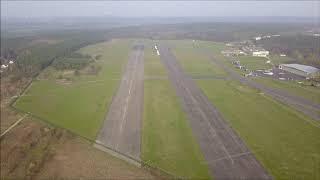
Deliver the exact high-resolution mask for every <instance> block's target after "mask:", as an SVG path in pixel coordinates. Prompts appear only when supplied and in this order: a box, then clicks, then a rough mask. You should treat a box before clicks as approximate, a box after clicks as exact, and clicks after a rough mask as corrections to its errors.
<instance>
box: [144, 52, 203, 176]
mask: <svg viewBox="0 0 320 180" xmlns="http://www.w3.org/2000/svg"><path fill="white" fill-rule="evenodd" d="M145 76H156V77H158V76H167V74H166V70H165V68H164V67H163V65H162V64H161V62H160V58H159V56H157V55H156V52H155V51H153V50H152V49H151V48H149V47H146V49H145ZM142 145H143V146H142V159H143V160H144V161H145V162H146V163H148V164H150V165H152V166H156V167H159V168H161V169H164V170H165V171H168V172H170V173H171V174H174V175H175V176H178V177H184V178H192V179H199V178H209V174H208V169H207V165H206V163H205V161H204V157H203V155H202V153H201V152H200V149H199V146H198V144H197V142H196V140H195V138H194V137H193V134H192V130H191V128H190V126H189V124H188V121H187V117H186V115H185V113H184V112H183V110H182V109H181V105H180V103H179V100H178V98H177V96H176V95H175V90H174V89H173V87H172V86H171V84H170V81H169V80H168V79H152V80H145V81H144V120H143V134H142Z"/></svg>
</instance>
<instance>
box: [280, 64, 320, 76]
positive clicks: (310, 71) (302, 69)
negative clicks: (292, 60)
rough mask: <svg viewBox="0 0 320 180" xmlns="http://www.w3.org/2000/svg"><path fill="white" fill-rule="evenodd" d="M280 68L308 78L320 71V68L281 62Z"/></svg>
mask: <svg viewBox="0 0 320 180" xmlns="http://www.w3.org/2000/svg"><path fill="white" fill-rule="evenodd" d="M279 69H282V70H284V71H287V72H290V73H293V74H297V75H300V76H303V77H308V78H310V77H314V76H315V75H316V74H318V73H320V69H318V68H315V67H312V66H306V65H302V64H280V65H279Z"/></svg>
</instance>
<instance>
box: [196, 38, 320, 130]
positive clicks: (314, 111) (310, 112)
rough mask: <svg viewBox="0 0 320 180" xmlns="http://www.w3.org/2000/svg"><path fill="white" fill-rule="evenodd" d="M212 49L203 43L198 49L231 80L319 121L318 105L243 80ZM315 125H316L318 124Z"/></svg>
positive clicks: (217, 52) (251, 81)
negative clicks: (257, 90)
mask: <svg viewBox="0 0 320 180" xmlns="http://www.w3.org/2000/svg"><path fill="white" fill-rule="evenodd" d="M214 45H216V44H214ZM214 49H215V47H210V45H209V46H208V43H203V46H201V48H198V50H199V51H202V53H204V54H206V55H207V56H208V57H210V59H211V61H212V62H213V63H214V64H215V66H217V67H220V68H221V69H223V70H224V71H226V72H227V73H228V74H229V77H231V78H232V79H234V80H237V81H240V82H241V83H243V84H245V85H247V86H250V87H252V88H255V89H259V90H260V91H262V92H263V93H266V94H267V95H269V96H271V97H273V98H274V99H276V100H278V101H280V102H282V103H284V104H288V105H290V106H291V107H293V108H295V109H296V110H298V111H300V112H302V113H304V114H305V115H307V116H309V117H311V118H312V119H314V120H320V111H319V109H320V104H318V103H316V102H313V101H310V100H308V99H306V98H304V97H301V96H297V95H295V94H292V93H290V92H288V91H285V90H282V89H278V88H272V87H268V86H266V85H263V84H261V83H259V82H256V81H254V80H252V79H250V78H245V77H243V76H241V75H240V71H239V70H236V69H234V67H233V66H232V64H231V62H230V61H231V60H230V59H227V58H225V57H223V56H222V55H221V53H220V51H218V50H217V49H215V50H214ZM315 123H316V124H318V122H315Z"/></svg>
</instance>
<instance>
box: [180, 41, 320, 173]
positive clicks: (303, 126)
mask: <svg viewBox="0 0 320 180" xmlns="http://www.w3.org/2000/svg"><path fill="white" fill-rule="evenodd" d="M176 44H177V45H178V44H179V42H176ZM181 44H182V45H181V47H183V46H184V45H185V44H186V43H185V42H184V41H182V42H181ZM203 46H204V47H207V48H211V49H212V52H213V53H214V52H216V53H217V51H219V50H217V49H216V48H217V44H216V43H213V45H212V46H210V43H208V42H204V44H203ZM218 47H219V48H222V46H219V45H218ZM182 52H184V51H183V50H180V51H175V53H176V54H177V57H178V58H179V57H180V58H183V55H179V54H180V53H182ZM198 52H199V51H198V50H196V49H194V50H193V49H192V48H189V49H188V53H190V54H192V53H194V55H196V54H198ZM190 56H191V55H190ZM219 56H220V55H218V56H217V57H219ZM185 58H187V57H185ZM220 60H221V61H225V60H226V59H223V58H222V59H220ZM183 61H185V60H181V59H179V62H183ZM198 63H202V61H198ZM204 64H206V63H205V62H204ZM199 66H200V65H199ZM183 68H184V70H185V71H188V70H189V69H187V68H186V67H185V66H183ZM215 68H216V67H215ZM220 71H221V70H220ZM196 82H197V84H198V85H199V87H200V88H201V89H202V90H203V92H204V93H205V94H206V95H207V96H208V98H209V99H210V101H211V102H212V103H213V104H214V105H215V106H216V107H217V108H218V109H219V111H220V112H221V113H222V114H223V116H224V117H225V118H226V120H227V121H228V122H229V123H230V125H231V126H232V127H233V128H234V129H235V130H236V132H237V133H238V134H239V135H240V136H241V138H242V139H243V140H244V141H245V143H246V144H247V145H248V147H249V148H250V149H251V150H252V151H253V152H254V154H255V156H256V157H257V158H258V159H259V160H260V162H261V163H262V164H263V165H264V167H266V169H267V170H268V171H269V172H270V173H271V175H272V176H274V177H275V178H276V179H291V178H292V177H295V178H298V179H317V178H319V173H318V174H317V172H319V168H320V166H319V165H320V151H319V149H320V141H319V140H318V139H319V138H320V131H319V125H320V124H319V122H316V121H313V120H311V119H308V118H307V117H305V116H303V115H302V114H300V113H298V112H296V111H294V110H293V109H291V108H289V107H288V106H286V105H283V104H281V103H278V102H277V101H275V100H273V99H271V98H270V97H268V96H265V95H263V94H260V92H259V91H257V90H255V89H251V88H249V87H246V86H243V85H241V84H240V83H238V82H235V81H230V80H227V81H226V80H217V79H213V80H197V81H196Z"/></svg>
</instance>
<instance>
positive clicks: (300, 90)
mask: <svg viewBox="0 0 320 180" xmlns="http://www.w3.org/2000/svg"><path fill="white" fill-rule="evenodd" d="M255 80H256V81H258V82H259V83H262V84H264V85H267V86H269V87H272V88H276V89H282V90H286V91H288V92H290V93H292V94H295V95H297V96H301V97H304V98H306V99H309V100H311V101H313V102H315V103H320V88H317V87H312V86H305V85H300V84H297V83H296V82H288V81H279V80H273V79H270V78H257V79H255Z"/></svg>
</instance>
